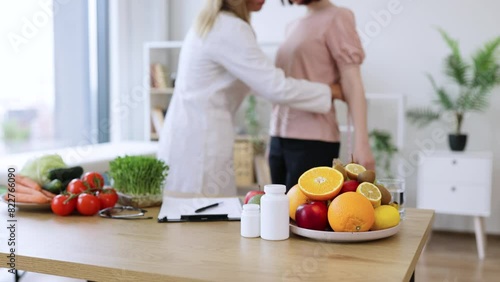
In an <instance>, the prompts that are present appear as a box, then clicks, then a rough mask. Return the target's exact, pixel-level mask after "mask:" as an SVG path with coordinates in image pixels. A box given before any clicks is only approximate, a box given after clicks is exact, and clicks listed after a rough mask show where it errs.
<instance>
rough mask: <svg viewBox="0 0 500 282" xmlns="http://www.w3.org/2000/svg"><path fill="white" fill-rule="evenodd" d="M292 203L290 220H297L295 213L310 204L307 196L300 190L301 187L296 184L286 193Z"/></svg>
mask: <svg viewBox="0 0 500 282" xmlns="http://www.w3.org/2000/svg"><path fill="white" fill-rule="evenodd" d="M286 196H287V197H288V200H289V203H290V209H289V212H290V218H291V219H293V220H295V212H296V211H297V208H298V207H299V206H300V205H302V204H305V203H308V202H309V199H308V198H307V196H306V195H305V194H304V193H303V192H302V190H300V188H299V185H298V184H295V185H294V186H293V187H292V188H291V189H290V190H289V191H288V193H286Z"/></svg>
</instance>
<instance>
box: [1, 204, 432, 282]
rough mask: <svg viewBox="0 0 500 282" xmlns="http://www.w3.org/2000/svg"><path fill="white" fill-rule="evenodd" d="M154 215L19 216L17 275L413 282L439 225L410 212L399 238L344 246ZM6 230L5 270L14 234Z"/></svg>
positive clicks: (3, 243)
mask: <svg viewBox="0 0 500 282" xmlns="http://www.w3.org/2000/svg"><path fill="white" fill-rule="evenodd" d="M0 208H1V209H2V211H0V218H1V220H2V221H3V224H4V225H5V226H7V219H8V218H7V212H6V211H5V210H6V206H5V205H0ZM148 213H149V214H151V215H153V216H155V219H153V220H117V219H104V218H100V217H98V216H94V217H83V216H71V217H58V216H55V215H53V214H52V213H51V212H50V211H47V212H42V213H33V212H31V211H30V212H28V211H18V212H17V214H16V219H17V223H16V224H17V225H16V228H17V234H16V244H17V254H16V268H17V269H18V270H26V271H32V272H39V273H47V274H53V275H60V276H67V277H74V278H81V279H87V280H93V281H134V282H135V281H199V280H204V281H339V280H342V281H408V280H409V279H410V277H411V275H412V273H413V271H414V270H415V266H416V264H417V261H418V258H419V256H420V254H421V252H422V248H423V247H424V245H425V243H426V241H427V239H428V237H429V234H430V232H431V225H432V221H433V219H434V212H433V211H431V210H417V209H407V214H406V220H405V221H404V222H403V223H402V228H401V230H400V231H399V233H398V234H396V235H395V236H393V237H390V238H386V239H382V240H378V241H372V242H364V243H343V244H338V243H326V242H319V241H314V240H310V239H306V238H301V237H298V236H295V235H291V237H290V239H289V240H285V241H266V240H263V239H260V238H254V239H247V238H243V237H241V236H240V223H239V222H208V223H157V222H156V215H157V214H158V208H151V209H149V212H148ZM1 230H2V231H1V232H0V239H1V240H0V242H1V246H0V256H1V257H2V260H1V261H2V267H5V265H6V263H5V260H6V255H8V253H9V251H8V246H7V243H6V240H7V238H8V236H9V234H8V233H9V232H8V230H6V227H1ZM4 270H5V269H4Z"/></svg>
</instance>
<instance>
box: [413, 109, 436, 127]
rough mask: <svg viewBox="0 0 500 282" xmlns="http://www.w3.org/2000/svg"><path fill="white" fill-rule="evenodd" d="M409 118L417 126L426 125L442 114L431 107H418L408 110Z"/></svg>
mask: <svg viewBox="0 0 500 282" xmlns="http://www.w3.org/2000/svg"><path fill="white" fill-rule="evenodd" d="M406 117H407V118H408V120H409V121H410V122H411V123H413V124H415V125H416V126H417V127H420V128H421V127H425V126H427V125H429V124H430V123H432V122H433V121H436V120H438V119H439V118H440V117H441V115H440V113H439V112H436V111H433V110H431V109H429V108H416V109H411V110H409V111H407V112H406Z"/></svg>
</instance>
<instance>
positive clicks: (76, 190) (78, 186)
mask: <svg viewBox="0 0 500 282" xmlns="http://www.w3.org/2000/svg"><path fill="white" fill-rule="evenodd" d="M87 188H88V187H87V186H86V185H85V183H84V182H83V181H82V180H81V179H78V178H76V179H73V180H71V182H70V183H68V187H67V188H66V191H68V193H71V194H77V195H78V194H80V193H83V192H85V191H86V190H87Z"/></svg>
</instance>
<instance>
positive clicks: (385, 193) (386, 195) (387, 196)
mask: <svg viewBox="0 0 500 282" xmlns="http://www.w3.org/2000/svg"><path fill="white" fill-rule="evenodd" d="M377 187H378V190H380V194H382V199H381V201H380V204H382V205H388V204H389V203H390V202H391V201H392V196H391V193H390V192H389V190H387V188H385V186H384V185H382V184H377Z"/></svg>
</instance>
